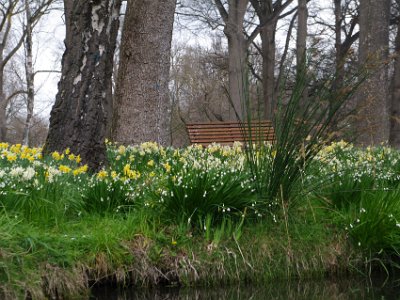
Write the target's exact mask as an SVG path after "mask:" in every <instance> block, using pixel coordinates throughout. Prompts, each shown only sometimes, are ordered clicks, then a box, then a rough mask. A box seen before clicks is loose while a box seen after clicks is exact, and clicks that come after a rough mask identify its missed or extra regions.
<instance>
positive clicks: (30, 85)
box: [22, 0, 35, 145]
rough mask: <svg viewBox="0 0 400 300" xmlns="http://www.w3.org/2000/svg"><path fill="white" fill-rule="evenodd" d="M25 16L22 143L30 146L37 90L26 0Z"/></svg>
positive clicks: (30, 25) (27, 0)
mask: <svg viewBox="0 0 400 300" xmlns="http://www.w3.org/2000/svg"><path fill="white" fill-rule="evenodd" d="M25 15H26V28H25V30H26V41H25V60H26V61H25V73H26V85H27V91H28V95H27V103H26V107H27V112H26V120H25V126H24V133H23V138H22V143H23V144H24V145H29V133H30V129H31V126H32V117H33V106H34V101H35V88H34V76H35V75H34V70H33V53H32V45H33V42H32V23H31V22H32V18H31V8H30V6H29V0H25Z"/></svg>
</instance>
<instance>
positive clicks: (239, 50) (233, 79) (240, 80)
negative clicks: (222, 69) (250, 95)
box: [224, 0, 248, 120]
mask: <svg viewBox="0 0 400 300" xmlns="http://www.w3.org/2000/svg"><path fill="white" fill-rule="evenodd" d="M247 4H248V0H239V1H236V0H231V1H229V16H228V18H227V21H226V23H225V29H224V33H225V35H226V37H227V38H228V53H229V55H228V70H229V95H228V97H229V99H230V101H231V106H232V110H231V113H230V114H229V118H230V119H231V120H236V119H239V120H244V119H245V118H246V109H245V107H246V106H247V104H248V103H245V101H247V100H248V99H246V96H245V88H246V87H245V80H244V78H245V76H246V63H247V58H246V53H247V44H246V40H245V37H244V35H243V22H244V15H245V13H246V8H247Z"/></svg>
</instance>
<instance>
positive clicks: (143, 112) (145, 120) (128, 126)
mask: <svg viewBox="0 0 400 300" xmlns="http://www.w3.org/2000/svg"><path fill="white" fill-rule="evenodd" d="M175 7H176V0H159V1H154V0H132V1H130V2H128V7H127V11H126V15H125V21H124V28H123V33H122V44H121V56H120V66H119V70H118V79H117V90H116V95H115V110H114V116H113V132H112V134H113V139H114V141H116V142H119V143H123V144H138V143H142V142H146V141H154V142H157V143H159V144H161V145H170V143H171V141H170V137H171V135H170V130H171V128H170V114H171V102H170V99H169V90H168V82H169V68H170V53H171V41H172V29H173V22H174V13H175Z"/></svg>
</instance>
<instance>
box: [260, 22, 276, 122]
mask: <svg viewBox="0 0 400 300" xmlns="http://www.w3.org/2000/svg"><path fill="white" fill-rule="evenodd" d="M276 25H277V20H276V21H273V22H271V23H270V24H269V25H268V26H265V28H264V29H262V30H261V34H260V37H261V49H262V58H263V62H262V74H263V77H262V80H263V81H262V85H263V95H264V117H265V118H266V119H267V120H272V118H273V115H274V110H275V106H276V97H275V60H276V42H275V31H276Z"/></svg>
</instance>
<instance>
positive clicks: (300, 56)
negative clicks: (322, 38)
mask: <svg viewBox="0 0 400 300" xmlns="http://www.w3.org/2000/svg"><path fill="white" fill-rule="evenodd" d="M298 4H299V5H298V8H297V37H296V69H297V70H296V71H297V77H298V80H305V78H302V77H304V76H307V74H306V69H305V68H306V64H307V62H306V60H307V57H306V55H307V53H306V51H307V20H308V9H307V0H298ZM307 97H308V89H307V87H305V88H304V91H303V95H302V97H301V99H300V103H299V108H300V110H304V109H305V108H306V106H307Z"/></svg>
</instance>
